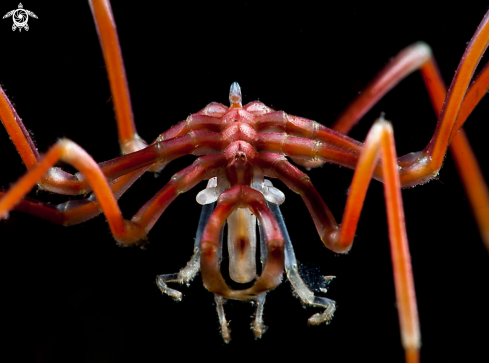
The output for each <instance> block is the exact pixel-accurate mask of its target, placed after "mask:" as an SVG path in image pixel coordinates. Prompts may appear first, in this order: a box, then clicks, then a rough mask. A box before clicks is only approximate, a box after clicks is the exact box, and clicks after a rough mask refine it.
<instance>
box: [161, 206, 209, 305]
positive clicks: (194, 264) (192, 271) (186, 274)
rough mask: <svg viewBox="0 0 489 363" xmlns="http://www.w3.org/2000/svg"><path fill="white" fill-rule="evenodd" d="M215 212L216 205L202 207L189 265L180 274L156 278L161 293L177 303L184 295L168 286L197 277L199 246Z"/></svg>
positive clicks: (183, 282)
mask: <svg viewBox="0 0 489 363" xmlns="http://www.w3.org/2000/svg"><path fill="white" fill-rule="evenodd" d="M213 210H214V203H212V204H206V205H204V206H203V207H202V212H201V213H200V218H199V226H198V227H197V233H196V235H195V243H194V253H193V255H192V257H191V258H190V261H189V262H187V265H186V266H185V267H184V268H182V269H181V270H180V271H179V272H178V273H173V274H166V275H158V276H156V284H157V285H158V287H159V288H160V290H161V292H162V293H164V294H167V295H168V296H170V297H172V298H173V299H175V300H176V301H180V300H182V293H181V292H180V291H177V290H174V289H171V288H169V287H168V286H167V285H166V284H167V283H168V282H177V283H179V284H185V283H188V282H190V281H192V280H193V278H194V277H195V275H197V273H198V272H199V270H200V249H199V244H200V240H201V239H202V233H203V232H204V228H205V226H206V224H207V221H208V220H209V218H210V216H211V214H212V211H213Z"/></svg>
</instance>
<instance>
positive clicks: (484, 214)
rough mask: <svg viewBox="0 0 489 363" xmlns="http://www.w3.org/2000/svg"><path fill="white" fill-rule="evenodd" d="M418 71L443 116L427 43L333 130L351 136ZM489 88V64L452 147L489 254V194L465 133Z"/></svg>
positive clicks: (441, 91)
mask: <svg viewBox="0 0 489 363" xmlns="http://www.w3.org/2000/svg"><path fill="white" fill-rule="evenodd" d="M417 69H419V70H420V72H421V73H422V76H423V80H424V84H425V86H426V89H427V90H428V93H429V95H430V99H431V103H432V105H433V109H434V111H435V113H436V114H437V115H439V114H440V112H441V110H442V108H443V103H444V100H445V97H446V86H445V83H444V82H443V79H442V78H441V75H440V71H439V69H438V66H437V64H436V62H435V60H434V58H433V56H432V54H431V50H430V49H429V48H428V47H427V45H425V44H424V43H415V44H413V45H412V46H410V47H408V48H406V49H404V50H403V51H401V52H400V53H399V54H398V55H397V56H396V57H395V58H394V59H393V60H392V61H391V62H390V63H389V64H388V65H387V66H386V67H385V68H384V69H383V70H381V71H380V72H379V74H378V75H377V76H376V77H375V79H374V80H373V81H372V82H371V83H370V84H369V85H368V86H367V88H366V89H365V90H364V91H363V92H362V93H361V95H360V96H359V97H357V99H355V100H354V101H353V102H352V103H351V104H350V105H349V106H348V107H347V109H346V110H345V111H344V113H343V114H342V115H341V116H340V117H339V119H338V120H337V122H336V123H335V124H334V126H333V128H334V129H335V130H338V131H340V132H343V133H347V132H349V131H350V129H351V128H352V127H353V126H354V125H355V124H356V123H357V122H358V121H359V120H360V118H361V117H362V116H363V115H364V114H365V113H366V112H367V111H368V110H369V109H370V108H371V107H372V106H373V105H374V104H375V103H376V102H377V101H378V100H379V99H380V98H381V97H382V96H383V95H384V94H385V93H387V92H388V91H389V90H390V89H391V88H392V87H394V86H395V85H396V84H397V83H399V82H400V81H401V80H402V79H403V78H404V77H405V76H407V75H408V74H409V73H411V72H413V71H416V70H417ZM488 88H489V63H488V64H486V66H485V67H484V69H483V70H482V71H481V72H480V73H479V74H478V75H477V77H476V79H475V81H474V82H473V83H472V84H471V86H470V88H469V90H468V92H467V94H466V95H465V98H464V101H463V103H462V106H461V108H460V112H459V114H458V117H457V119H456V122H455V125H454V127H453V130H452V134H451V137H450V141H449V143H450V151H451V154H452V156H453V158H454V160H455V163H456V165H457V168H458V171H459V175H460V178H461V180H462V182H463V185H464V189H465V193H466V195H467V197H468V199H469V201H470V205H471V208H472V212H473V214H474V216H475V219H476V221H477V224H478V227H479V231H480V234H481V236H482V239H483V240H484V243H485V245H486V248H487V250H488V251H489V191H488V188H487V184H486V183H485V181H484V178H483V176H482V172H481V170H480V167H479V165H478V162H477V159H476V158H475V155H474V152H473V151H472V148H471V147H470V144H469V142H468V140H467V137H466V135H465V132H464V131H463V130H462V129H461V126H462V125H463V123H464V122H465V121H466V120H467V117H468V116H469V115H470V113H471V112H472V110H473V109H474V107H475V106H476V105H477V104H478V103H479V101H480V100H481V99H482V97H484V95H485V94H486V93H487V90H488ZM457 130H458V134H457ZM452 140H453V141H452Z"/></svg>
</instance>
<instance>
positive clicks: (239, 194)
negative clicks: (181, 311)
mask: <svg viewBox="0 0 489 363" xmlns="http://www.w3.org/2000/svg"><path fill="white" fill-rule="evenodd" d="M239 207H241V208H243V207H248V208H250V209H251V211H252V212H253V214H254V215H255V216H256V217H257V218H258V219H259V220H260V224H261V225H262V227H263V230H264V232H265V237H266V241H267V260H266V263H265V267H264V268H263V271H262V274H261V275H260V277H259V278H258V280H257V281H256V283H255V284H254V285H253V286H252V287H250V288H248V289H245V290H232V289H230V288H229V287H228V286H227V284H226V282H225V281H224V278H223V277H222V274H221V272H220V268H219V251H220V246H219V243H218V241H219V235H220V231H221V228H222V226H223V224H224V221H225V220H226V219H227V218H228V216H229V215H230V214H231V213H232V211H233V210H234V209H236V208H239ZM200 250H201V260H200V261H201V270H202V279H203V281H204V286H205V287H206V288H207V290H209V291H211V292H214V293H215V294H218V295H220V296H223V297H225V298H230V299H237V300H250V299H254V298H255V297H256V296H257V295H259V294H262V293H265V292H267V291H270V290H272V289H274V288H275V287H276V286H277V285H278V284H279V283H280V281H281V280H282V274H283V268H284V251H283V250H284V242H283V238H282V235H281V233H280V229H279V228H278V225H277V222H276V221H275V219H274V218H273V215H272V213H271V212H270V210H269V209H268V207H267V205H266V202H265V198H264V197H263V194H261V193H260V192H258V191H256V190H254V189H252V188H250V187H247V186H243V185H238V186H235V187H233V188H231V189H228V190H226V191H225V192H223V193H222V194H221V196H220V197H219V199H218V203H217V207H216V209H215V210H214V212H213V213H212V215H211V218H210V219H209V222H208V223H207V226H206V228H205V230H204V234H203V236H202V241H201V243H200Z"/></svg>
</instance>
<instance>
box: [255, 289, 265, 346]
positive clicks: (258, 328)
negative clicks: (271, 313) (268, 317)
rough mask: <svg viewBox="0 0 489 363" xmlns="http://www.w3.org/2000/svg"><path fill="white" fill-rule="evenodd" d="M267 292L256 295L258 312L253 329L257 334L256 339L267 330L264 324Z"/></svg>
mask: <svg viewBox="0 0 489 363" xmlns="http://www.w3.org/2000/svg"><path fill="white" fill-rule="evenodd" d="M266 296H267V294H266V293H263V294H260V295H258V296H257V297H256V313H255V319H254V320H253V324H252V325H251V330H253V333H254V334H255V339H260V338H261V337H262V335H263V334H265V332H266V331H267V327H266V326H265V325H264V324H263V309H264V307H265V298H266Z"/></svg>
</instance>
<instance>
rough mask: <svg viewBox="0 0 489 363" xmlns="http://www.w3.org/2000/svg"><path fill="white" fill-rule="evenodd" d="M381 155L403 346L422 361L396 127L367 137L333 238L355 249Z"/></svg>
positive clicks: (376, 128)
mask: <svg viewBox="0 0 489 363" xmlns="http://www.w3.org/2000/svg"><path fill="white" fill-rule="evenodd" d="M379 153H381V156H382V170H383V174H384V176H385V180H384V181H385V186H384V191H385V200H386V205H387V218H388V225H389V240H390V244H391V255H392V265H393V269H394V281H395V287H396V300H397V304H398V309H399V321H400V326H401V338H402V344H403V347H404V349H405V352H406V361H407V362H419V347H420V331H419V318H418V312H417V306H416V296H415V290H414V282H413V275H412V270H411V258H410V254H409V247H408V241H407V235H406V226H405V221H404V211H403V207H402V198H401V185H400V180H399V173H398V166H397V162H396V151H395V147H394V137H393V132H392V126H391V125H390V124H389V123H387V122H385V121H383V120H380V121H377V122H376V123H375V124H374V125H373V126H372V129H371V130H370V132H369V134H368V135H367V139H366V141H365V145H364V149H363V152H362V154H361V156H360V160H359V162H358V167H357V170H356V171H355V174H354V176H353V181H352V184H351V187H350V193H349V195H348V199H347V203H346V208H345V213H344V214H343V220H342V225H341V228H340V231H338V234H336V235H332V236H331V238H332V239H336V241H337V243H338V245H339V246H341V247H343V248H346V247H348V246H351V243H352V242H353V237H354V235H355V230H356V226H357V223H358V218H359V215H360V211H361V208H362V206H363V201H364V199H365V193H366V190H367V186H368V183H369V181H370V179H371V177H372V173H373V168H374V165H375V163H376V162H377V160H378V158H379V156H380V155H379Z"/></svg>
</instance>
